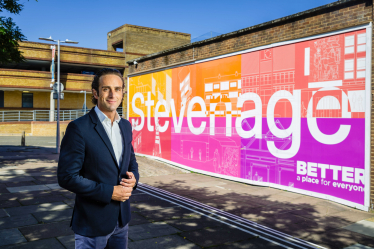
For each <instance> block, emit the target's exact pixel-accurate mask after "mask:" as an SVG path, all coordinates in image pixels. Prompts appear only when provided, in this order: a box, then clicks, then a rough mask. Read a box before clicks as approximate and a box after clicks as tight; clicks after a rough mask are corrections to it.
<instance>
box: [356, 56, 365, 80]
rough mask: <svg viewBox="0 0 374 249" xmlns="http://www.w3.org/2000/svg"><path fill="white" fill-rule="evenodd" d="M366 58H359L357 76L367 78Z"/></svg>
mask: <svg viewBox="0 0 374 249" xmlns="http://www.w3.org/2000/svg"><path fill="white" fill-rule="evenodd" d="M365 64H366V58H357V75H356V78H365Z"/></svg>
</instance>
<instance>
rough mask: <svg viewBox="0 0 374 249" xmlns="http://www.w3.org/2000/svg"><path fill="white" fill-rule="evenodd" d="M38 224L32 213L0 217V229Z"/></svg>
mask: <svg viewBox="0 0 374 249" xmlns="http://www.w3.org/2000/svg"><path fill="white" fill-rule="evenodd" d="M35 224H38V221H37V220H36V219H35V218H34V216H32V215H31V214H25V215H20V216H12V217H5V218H0V230H2V229H8V228H17V227H24V226H29V225H35Z"/></svg>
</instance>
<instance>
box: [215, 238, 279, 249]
mask: <svg viewBox="0 0 374 249" xmlns="http://www.w3.org/2000/svg"><path fill="white" fill-rule="evenodd" d="M214 249H284V247H283V246H279V245H277V244H274V243H271V242H269V241H266V240H262V239H260V238H252V239H248V240H244V241H240V242H234V243H227V244H225V245H221V246H217V247H214Z"/></svg>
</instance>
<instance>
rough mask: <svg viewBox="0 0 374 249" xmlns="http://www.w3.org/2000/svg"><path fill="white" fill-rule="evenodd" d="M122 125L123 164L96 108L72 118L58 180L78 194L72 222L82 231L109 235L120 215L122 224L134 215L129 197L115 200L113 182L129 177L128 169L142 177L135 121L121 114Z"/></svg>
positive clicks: (87, 233)
mask: <svg viewBox="0 0 374 249" xmlns="http://www.w3.org/2000/svg"><path fill="white" fill-rule="evenodd" d="M119 127H120V130H121V132H122V137H123V141H124V143H123V158H122V164H121V165H118V163H117V160H116V157H115V154H114V151H113V147H112V144H111V142H110V140H109V137H108V135H107V133H106V132H105V129H104V126H103V125H102V124H101V122H100V120H99V118H98V116H97V114H96V112H95V110H94V108H92V110H91V111H90V112H89V113H88V114H87V115H84V116H83V117H81V118H78V119H76V120H74V121H72V122H70V123H69V125H68V127H67V129H66V133H65V136H64V138H63V139H62V143H61V151H60V158H59V162H58V169H57V177H58V183H59V185H60V186H61V187H63V188H65V189H67V190H69V191H71V192H74V193H75V194H76V197H75V206H74V210H73V216H72V219H71V226H72V228H73V231H74V232H75V233H77V234H79V235H83V236H86V237H96V236H104V235H108V234H110V233H111V232H112V231H113V230H114V228H115V226H116V224H117V221H118V220H119V219H120V221H121V222H122V225H126V224H127V223H128V222H129V221H130V219H131V212H130V202H129V200H127V201H125V202H120V201H114V200H112V194H113V186H116V185H119V183H120V179H121V178H126V171H130V172H132V173H134V175H135V178H136V183H138V181H139V173H138V164H137V162H136V158H135V154H134V149H133V147H132V144H131V141H132V128H131V124H130V122H129V121H127V120H125V119H123V118H121V121H120V122H119ZM134 189H135V188H134Z"/></svg>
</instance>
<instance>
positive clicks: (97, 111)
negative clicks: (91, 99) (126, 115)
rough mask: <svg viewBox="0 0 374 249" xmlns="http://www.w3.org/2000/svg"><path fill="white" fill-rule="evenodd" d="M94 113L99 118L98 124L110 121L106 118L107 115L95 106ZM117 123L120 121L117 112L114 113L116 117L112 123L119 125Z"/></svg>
mask: <svg viewBox="0 0 374 249" xmlns="http://www.w3.org/2000/svg"><path fill="white" fill-rule="evenodd" d="M95 112H96V114H97V117H98V118H99V120H100V122H101V123H102V122H104V121H105V120H106V119H108V120H109V121H110V119H109V118H108V117H107V115H105V114H104V113H103V112H102V111H101V110H100V109H99V107H97V106H95ZM119 121H121V117H120V116H119V115H118V112H117V111H116V117H115V119H114V122H117V123H119Z"/></svg>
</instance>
